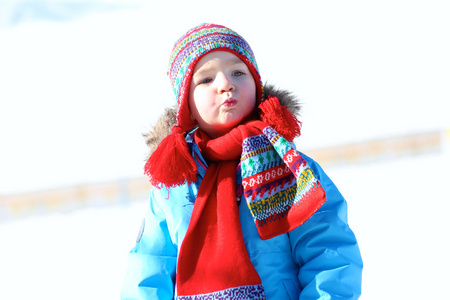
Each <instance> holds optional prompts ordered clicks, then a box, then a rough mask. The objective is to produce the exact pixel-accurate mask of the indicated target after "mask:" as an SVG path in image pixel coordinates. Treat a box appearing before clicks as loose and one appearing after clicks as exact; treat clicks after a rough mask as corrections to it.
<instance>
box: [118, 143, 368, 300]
mask: <svg viewBox="0 0 450 300" xmlns="http://www.w3.org/2000/svg"><path fill="white" fill-rule="evenodd" d="M187 141H188V144H189V146H190V149H191V151H192V153H193V154H194V152H195V153H196V155H193V156H194V157H195V158H197V159H196V162H197V165H198V170H199V174H198V180H197V182H196V183H195V184H192V185H188V184H185V185H182V186H179V187H176V188H170V189H166V188H162V189H157V188H153V189H152V190H151V193H150V203H149V208H148V212H147V214H146V216H145V220H144V221H143V226H142V228H141V232H140V236H139V238H138V241H137V243H136V245H135V247H134V248H133V249H132V250H131V252H130V253H129V263H128V264H129V265H128V272H127V275H126V278H125V282H124V285H123V288H122V293H121V298H122V299H174V295H175V293H176V286H175V273H176V267H177V257H178V251H179V250H180V245H181V243H182V241H183V238H184V236H185V234H186V230H187V228H188V225H189V220H190V217H191V213H192V209H193V206H194V202H195V198H196V195H197V191H198V187H199V185H200V183H201V181H202V178H203V175H204V174H205V166H206V165H207V164H206V162H205V161H204V159H203V158H202V156H201V154H200V151H199V149H198V147H197V145H196V144H195V143H193V142H192V138H191V136H190V135H188V137H187ZM302 155H303V157H304V158H305V159H306V161H307V162H308V164H309V165H310V166H311V168H312V170H313V171H314V172H315V174H316V176H317V177H318V179H319V181H320V182H321V184H322V186H323V188H324V190H325V193H326V196H327V201H326V202H325V204H323V206H322V207H321V208H320V209H319V210H318V211H317V212H316V213H315V214H314V215H313V216H311V217H310V218H309V219H308V220H307V221H306V222H305V223H304V224H303V225H301V226H299V227H298V228H296V229H294V230H292V231H291V232H289V233H286V234H282V235H279V236H277V237H274V238H271V239H268V240H261V238H260V237H259V235H258V232H257V229H256V225H255V223H254V221H253V218H252V216H251V214H250V211H249V209H248V206H247V205H246V202H245V199H244V198H243V197H242V199H241V202H240V204H239V215H240V221H241V227H242V234H243V236H244V241H245V245H246V248H247V251H248V254H249V256H250V260H251V262H252V263H253V266H254V267H255V269H256V271H257V272H258V274H259V276H260V278H261V281H262V284H263V286H264V289H265V292H266V297H267V299H269V300H270V299H274V300H278V299H291V300H294V299H300V300H307V299H308V300H309V299H358V298H359V296H360V293H361V273H362V260H361V256H360V252H359V248H358V244H357V241H356V238H355V235H354V234H353V232H352V231H351V229H350V228H349V226H348V224H347V204H346V201H345V199H344V198H343V197H342V195H341V193H340V192H339V191H338V189H337V188H336V186H335V185H334V184H333V182H332V181H331V180H330V178H329V177H328V176H327V175H326V174H325V173H324V171H323V170H322V168H321V167H320V166H319V165H318V164H317V163H316V162H315V161H314V160H312V159H311V158H309V157H307V156H305V155H304V154H302ZM237 180H238V181H239V180H241V179H240V175H239V174H238V178H237ZM238 267H239V266H236V268H238Z"/></svg>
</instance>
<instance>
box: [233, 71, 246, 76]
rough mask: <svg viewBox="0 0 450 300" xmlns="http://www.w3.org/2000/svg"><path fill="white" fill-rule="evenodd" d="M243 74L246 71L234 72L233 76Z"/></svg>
mask: <svg viewBox="0 0 450 300" xmlns="http://www.w3.org/2000/svg"><path fill="white" fill-rule="evenodd" d="M242 75H244V72H241V71H235V72H233V76H242Z"/></svg>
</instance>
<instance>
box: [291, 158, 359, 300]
mask: <svg viewBox="0 0 450 300" xmlns="http://www.w3.org/2000/svg"><path fill="white" fill-rule="evenodd" d="M302 155H303V154H302ZM303 156H304V158H305V159H306V160H307V161H308V163H309V165H310V166H311V168H312V169H313V170H314V172H315V174H316V176H318V179H319V181H320V182H321V184H322V186H323V188H324V190H325V193H326V195H327V201H326V202H325V203H324V204H323V205H322V207H321V208H320V209H319V210H318V211H317V212H316V213H315V214H314V215H313V216H311V217H310V218H309V219H308V220H307V221H306V222H305V223H304V224H303V225H301V226H300V227H298V228H296V229H295V230H293V231H291V232H290V233H289V235H290V240H291V244H292V251H293V255H294V260H295V261H296V263H297V264H298V265H299V266H300V271H299V274H298V278H299V281H300V284H301V285H302V292H301V293H300V300H312V299H358V298H359V296H360V294H361V277H362V267H363V263H362V259H361V255H360V251H359V247H358V244H357V241H356V238H355V235H354V234H353V232H352V230H351V229H350V228H349V226H348V224H347V203H346V201H345V199H344V198H343V197H342V195H341V193H340V192H339V190H338V189H337V187H336V186H335V185H334V184H333V182H332V181H331V180H330V178H329V177H328V176H327V175H326V174H325V173H324V171H323V170H322V168H321V167H320V166H319V165H318V164H317V163H316V162H314V161H313V160H312V159H310V158H309V157H307V156H305V155H303Z"/></svg>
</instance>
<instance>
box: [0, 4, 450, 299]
mask: <svg viewBox="0 0 450 300" xmlns="http://www.w3.org/2000/svg"><path fill="white" fill-rule="evenodd" d="M295 3H296V4H294V2H292V1H233V0H231V1H226V2H212V3H211V2H205V1H165V2H164V1H160V2H155V3H153V2H151V3H147V2H144V1H138V0H134V1H119V0H116V1H114V0H96V1H87V0H86V1H84V0H76V1H56V0H55V1H51V0H47V1H32V0H29V1H20V0H16V1H5V0H2V1H0V141H1V146H0V195H13V194H16V193H23V192H33V191H35V190H45V189H50V188H57V187H64V186H70V185H73V184H80V183H83V184H89V183H95V182H99V181H108V180H119V179H122V178H130V177H139V176H142V165H143V159H144V157H145V153H146V148H145V145H144V143H143V141H142V137H141V133H142V132H144V131H146V129H147V128H148V127H149V125H150V124H151V123H152V122H154V120H155V118H156V116H157V115H159V113H160V112H161V110H162V109H163V107H165V106H167V105H170V104H171V103H172V102H171V100H172V95H171V92H170V88H169V83H168V80H167V78H166V75H165V74H166V66H167V62H168V58H169V55H170V51H171V48H172V45H173V43H174V42H175V40H176V39H177V38H178V37H179V36H180V35H181V34H183V33H184V32H185V31H186V30H187V29H188V28H191V27H193V26H196V25H198V24H199V23H202V22H215V23H219V24H224V25H226V26H228V27H231V28H233V29H234V30H236V31H237V32H239V33H240V34H242V35H243V36H244V37H245V38H246V39H247V41H248V42H249V43H250V45H252V48H253V50H254V52H255V54H256V57H257V60H258V64H259V68H260V71H261V73H262V76H263V80H267V81H269V82H271V83H275V84H277V85H278V86H280V87H283V88H288V89H291V90H292V91H294V92H295V93H296V94H298V95H299V97H301V99H302V102H303V105H304V108H303V113H302V121H303V124H304V125H303V132H302V137H301V138H300V139H299V141H298V145H299V148H300V149H305V152H308V151H307V150H308V149H313V148H318V147H329V146H333V145H341V144H344V143H349V142H359V141H366V140H371V139H374V138H384V137H391V136H395V135H404V134H411V133H416V132H423V131H428V130H438V131H442V132H443V135H444V136H445V137H444V138H443V140H444V141H445V140H446V141H447V143H446V144H445V143H444V146H443V149H441V151H439V152H431V153H429V154H423V155H419V156H406V157H403V158H397V159H395V160H392V159H390V160H385V161H376V162H367V163H364V164H352V165H348V166H346V165H336V166H332V167H330V168H328V169H326V171H327V172H328V173H329V175H330V176H331V177H332V179H333V180H334V181H335V183H336V184H337V185H338V187H339V188H340V190H341V192H342V193H343V194H344V196H345V197H346V198H347V201H348V203H349V223H350V225H351V227H352V228H353V230H354V231H355V233H356V235H357V237H358V240H359V243H360V247H361V251H362V255H363V259H364V263H365V269H364V278H363V280H364V283H363V295H362V297H361V299H364V300H369V299H370V300H372V299H450V296H448V293H447V292H446V288H445V287H446V283H447V281H448V275H446V274H447V270H449V269H450V261H449V258H448V255H447V254H446V252H447V251H446V246H447V245H449V238H448V233H447V231H448V229H449V228H450V227H449V225H450V224H449V222H448V217H447V211H448V204H447V203H448V202H449V200H450V197H449V196H448V193H447V190H448V188H447V185H448V183H447V182H448V179H449V177H448V175H447V169H448V168H449V166H450V158H449V157H450V155H449V150H448V134H447V135H445V132H446V130H447V129H448V128H450V118H449V117H448V111H449V101H450V89H449V83H450V55H449V54H448V53H450V39H449V37H450V18H448V16H449V15H450V4H448V3H447V1H433V0H431V1H414V0H413V1H406V0H405V1H401V0H391V1H387V0H381V1H356V0H355V1H347V0H344V1H331V0H329V1H296V2H295ZM145 205H146V202H145V199H143V201H138V202H135V203H132V204H116V205H110V206H104V207H90V208H86V209H82V210H76V211H72V212H53V213H50V214H44V215H38V216H33V217H28V218H23V219H17V220H11V221H7V222H1V221H0V241H1V242H0V243H1V244H0V299H29V298H37V299H44V298H45V299H117V298H118V297H119V296H118V294H119V290H120V285H121V281H122V279H123V276H124V273H125V269H126V254H127V252H128V251H129V250H130V248H131V247H132V246H133V243H134V240H135V237H136V235H137V231H138V229H139V225H140V222H141V218H142V216H143V211H144V209H145Z"/></svg>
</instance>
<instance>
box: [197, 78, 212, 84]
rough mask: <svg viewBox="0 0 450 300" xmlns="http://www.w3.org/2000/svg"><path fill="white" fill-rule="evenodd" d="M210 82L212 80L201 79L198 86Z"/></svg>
mask: <svg viewBox="0 0 450 300" xmlns="http://www.w3.org/2000/svg"><path fill="white" fill-rule="evenodd" d="M211 81H212V79H211V78H205V79H202V80H200V82H199V83H200V84H203V83H210V82H211Z"/></svg>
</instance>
